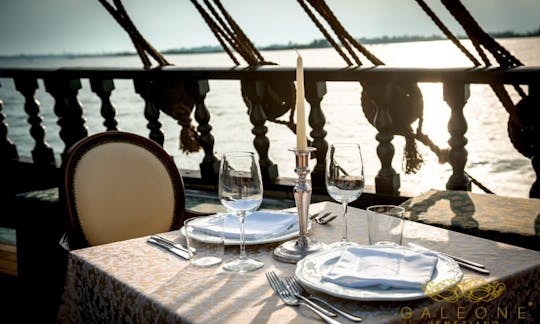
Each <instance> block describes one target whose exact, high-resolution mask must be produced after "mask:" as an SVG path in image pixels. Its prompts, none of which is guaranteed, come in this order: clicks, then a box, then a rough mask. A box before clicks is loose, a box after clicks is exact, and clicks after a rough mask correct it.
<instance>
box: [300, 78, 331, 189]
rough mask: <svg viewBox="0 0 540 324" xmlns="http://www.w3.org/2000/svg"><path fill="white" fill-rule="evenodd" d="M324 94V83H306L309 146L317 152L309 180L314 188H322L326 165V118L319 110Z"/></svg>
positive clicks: (314, 153)
mask: <svg viewBox="0 0 540 324" xmlns="http://www.w3.org/2000/svg"><path fill="white" fill-rule="evenodd" d="M325 94H326V83H325V82H321V81H317V82H311V81H307V82H306V86H305V95H306V99H307V101H308V102H309V105H310V106H311V110H310V112H309V117H308V121H309V125H310V126H311V129H312V131H311V132H310V133H309V135H311V138H313V142H312V143H311V146H313V147H315V148H316V149H317V150H316V151H315V152H313V155H314V156H315V158H316V159H317V164H315V168H313V171H312V172H311V180H312V181H313V185H314V186H319V187H324V185H325V183H324V182H325V180H324V168H325V164H326V152H327V151H328V142H326V139H325V137H326V131H325V130H324V125H325V124H326V117H325V116H324V113H323V111H322V109H321V101H322V99H323V97H324V95H325Z"/></svg>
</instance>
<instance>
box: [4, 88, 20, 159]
mask: <svg viewBox="0 0 540 324" xmlns="http://www.w3.org/2000/svg"><path fill="white" fill-rule="evenodd" d="M0 86H1V84H0ZM3 108H4V103H3V102H2V100H0V153H1V154H0V156H1V157H2V158H1V159H6V160H9V159H16V158H18V157H19V154H18V153H17V147H16V146H15V144H13V142H12V141H11V140H10V139H9V137H8V135H7V133H8V125H7V124H6V123H5V122H4V120H5V119H6V115H4V113H2V109H3Z"/></svg>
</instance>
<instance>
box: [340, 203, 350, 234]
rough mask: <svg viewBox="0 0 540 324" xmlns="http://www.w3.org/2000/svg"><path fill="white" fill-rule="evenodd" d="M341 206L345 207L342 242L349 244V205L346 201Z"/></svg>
mask: <svg viewBox="0 0 540 324" xmlns="http://www.w3.org/2000/svg"><path fill="white" fill-rule="evenodd" d="M341 205H342V206H343V237H342V238H341V241H342V242H348V241H349V239H348V237H349V235H348V233H347V206H348V203H347V202H346V201H344V202H342V203H341Z"/></svg>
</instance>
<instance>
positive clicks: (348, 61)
mask: <svg viewBox="0 0 540 324" xmlns="http://www.w3.org/2000/svg"><path fill="white" fill-rule="evenodd" d="M297 1H298V3H299V4H300V6H301V7H302V8H303V9H304V11H305V12H306V13H307V15H308V16H309V18H311V21H313V23H314V24H315V26H317V28H318V29H319V31H320V32H321V33H322V34H323V35H324V37H325V38H326V40H328V42H329V43H330V44H331V45H332V47H334V49H335V50H336V52H338V53H339V55H340V56H341V57H342V58H343V60H344V61H345V62H346V63H347V65H348V66H351V65H353V63H352V62H351V60H350V59H349V57H348V56H347V55H346V54H345V53H344V52H343V51H342V50H341V48H340V47H339V45H338V44H337V43H336V41H334V39H333V38H332V36H330V34H329V33H328V31H326V29H325V28H324V26H323V25H322V24H321V23H320V22H319V20H317V18H316V17H315V15H314V14H313V12H312V11H311V9H309V8H308V6H307V5H306V4H305V3H304V1H303V0H297Z"/></svg>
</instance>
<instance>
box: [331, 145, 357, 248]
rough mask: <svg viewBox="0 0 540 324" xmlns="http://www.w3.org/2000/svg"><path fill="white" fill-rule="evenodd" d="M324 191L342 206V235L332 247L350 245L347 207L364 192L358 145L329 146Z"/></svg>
mask: <svg viewBox="0 0 540 324" xmlns="http://www.w3.org/2000/svg"><path fill="white" fill-rule="evenodd" d="M325 179H326V181H325V182H326V190H327V191H328V194H329V195H330V197H332V199H334V200H335V201H337V202H340V203H341V204H342V205H343V235H342V238H341V241H340V242H337V243H334V244H333V245H334V246H335V245H337V246H344V245H351V244H352V243H351V241H349V238H348V234H347V206H348V204H349V203H350V202H353V201H355V200H356V199H358V197H360V195H361V194H362V192H364V165H363V162H362V152H361V151H360V145H358V144H354V143H339V144H331V145H330V147H329V149H328V153H327V155H326V172H325Z"/></svg>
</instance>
